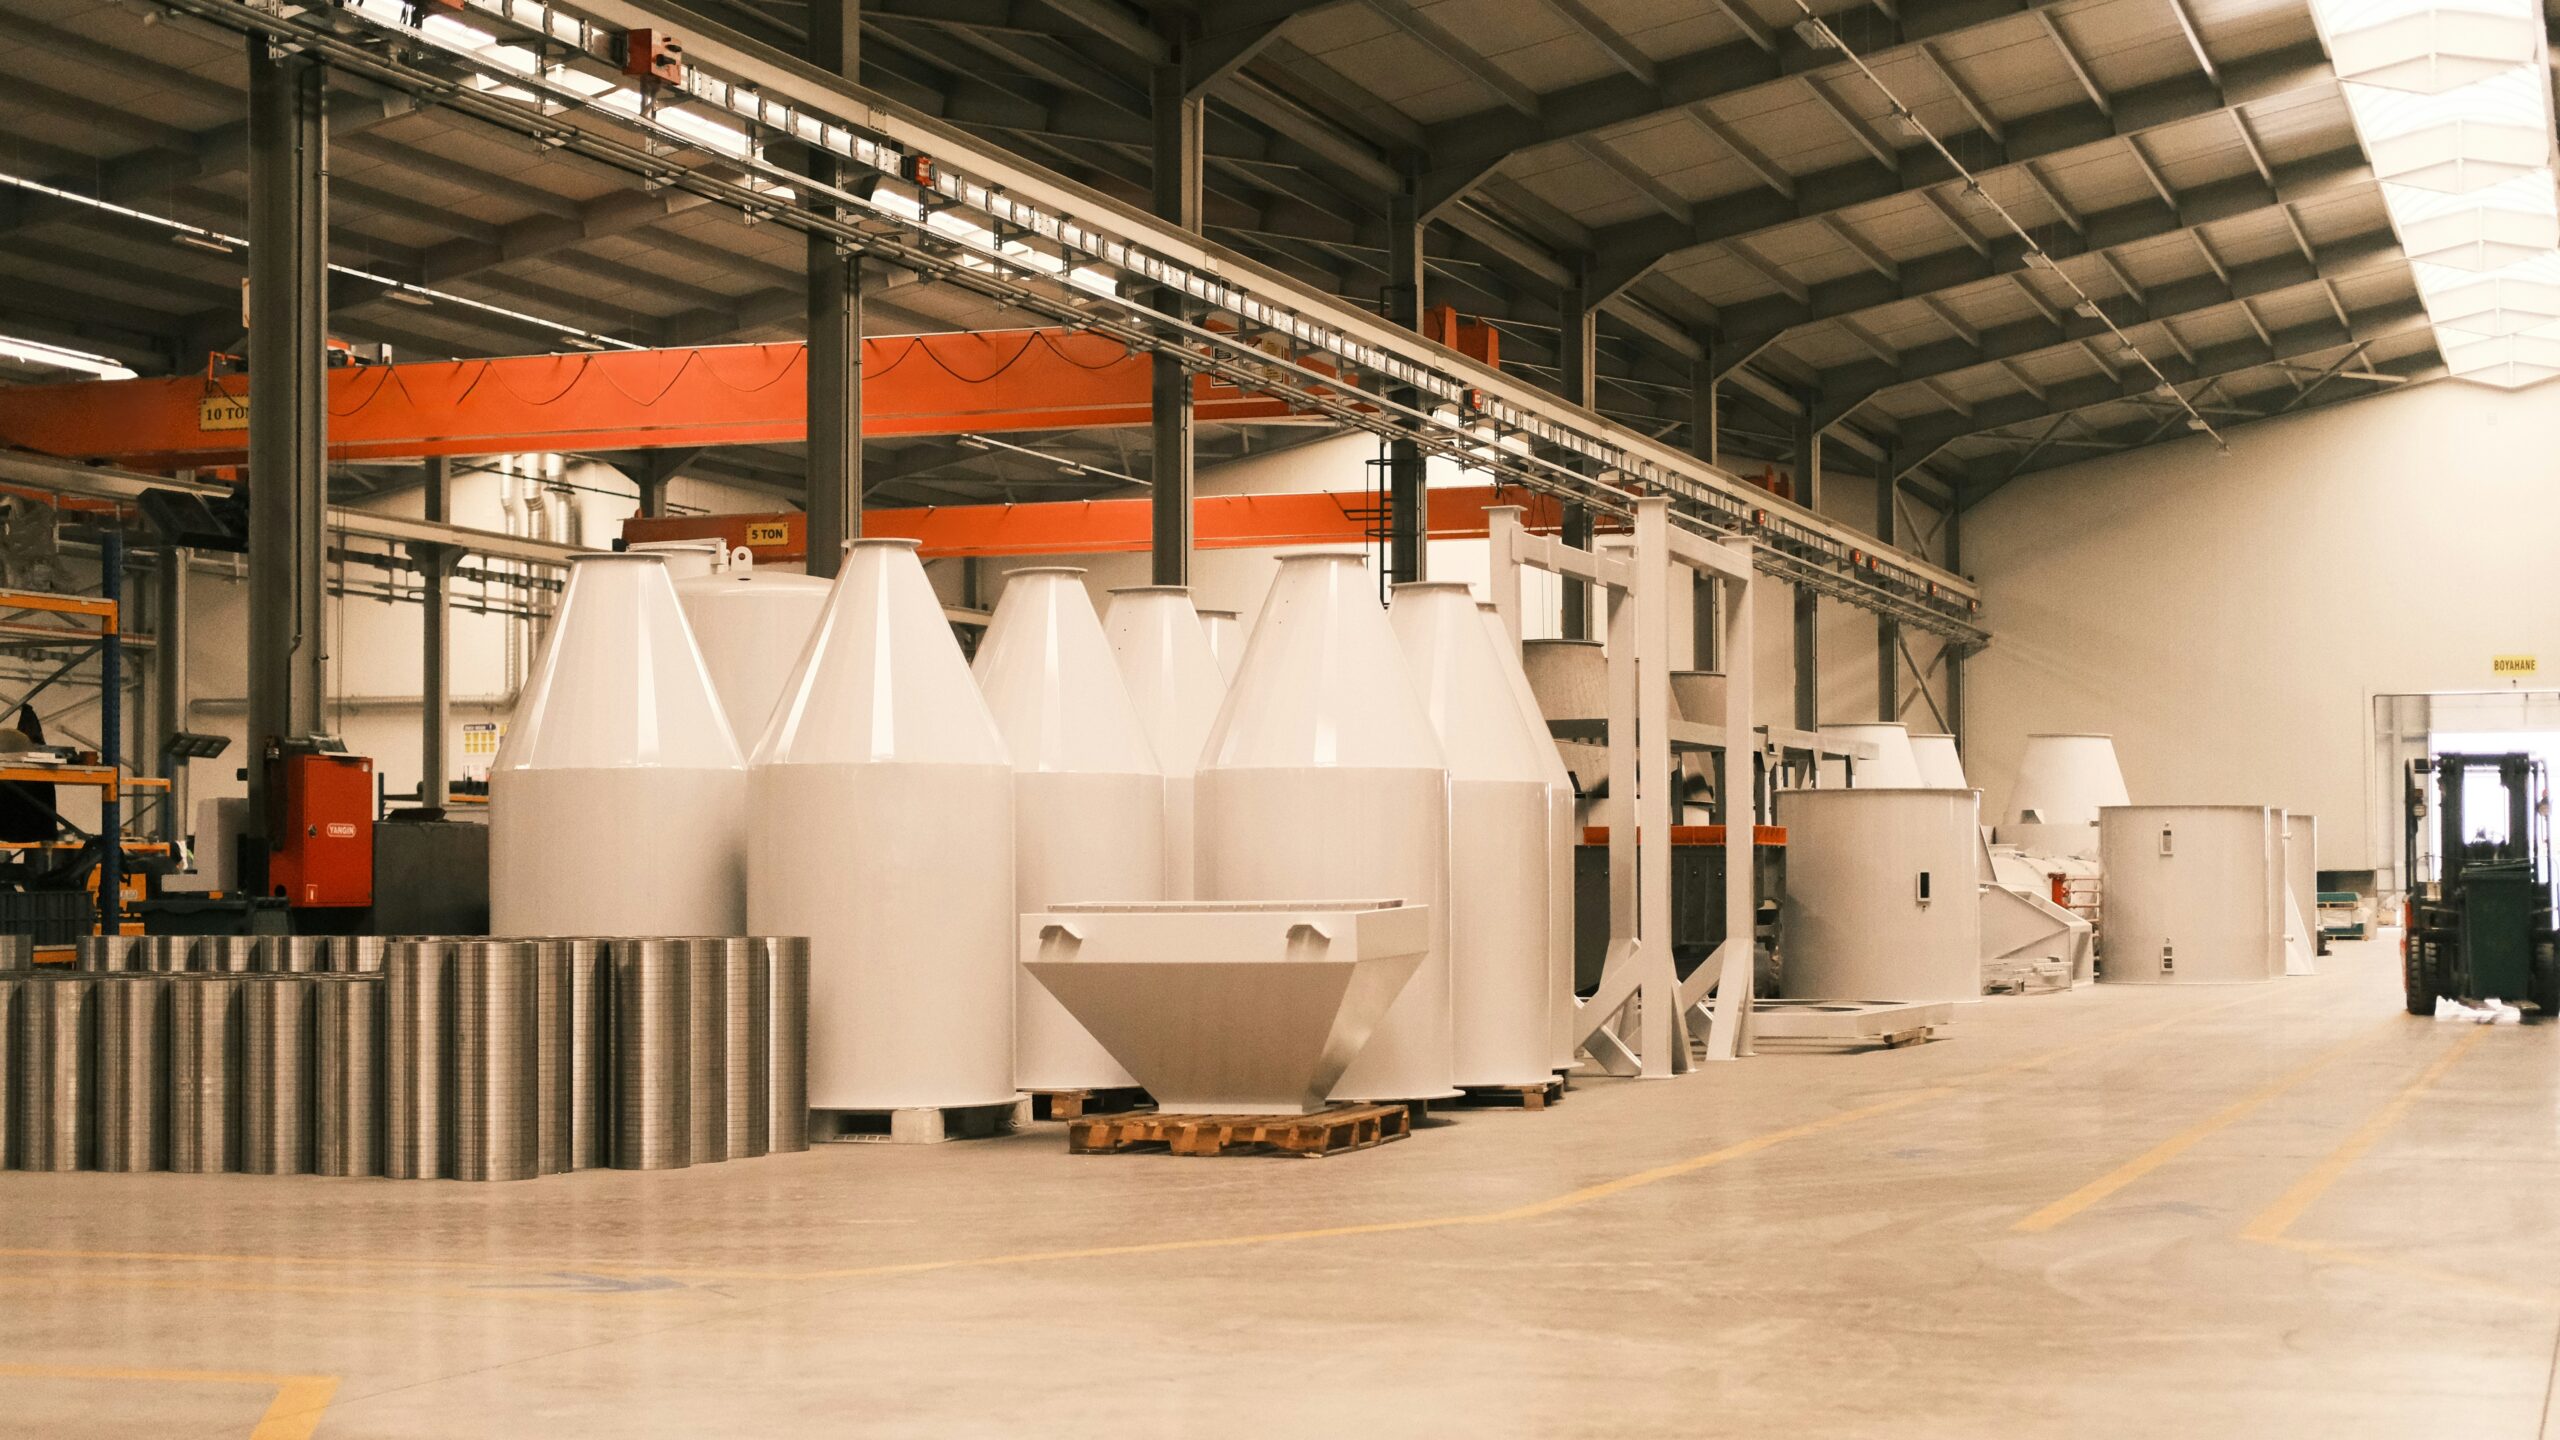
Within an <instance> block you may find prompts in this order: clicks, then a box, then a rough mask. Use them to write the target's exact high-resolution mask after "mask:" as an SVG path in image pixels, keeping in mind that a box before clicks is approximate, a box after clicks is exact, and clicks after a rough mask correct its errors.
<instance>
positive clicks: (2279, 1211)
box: [2240, 1029, 2489, 1244]
mask: <svg viewBox="0 0 2560 1440" xmlns="http://www.w3.org/2000/svg"><path fill="white" fill-rule="evenodd" d="M2488 1033H2489V1032H2488V1031H2487V1030H2485V1029H2474V1030H2473V1031H2472V1032H2471V1033H2470V1034H2468V1035H2465V1036H2463V1037H2462V1038H2461V1039H2459V1040H2456V1041H2454V1042H2453V1044H2451V1045H2449V1046H2447V1047H2446V1048H2445V1052H2444V1053H2443V1054H2442V1055H2439V1056H2437V1057H2436V1059H2435V1063H2434V1064H2432V1065H2429V1066H2428V1067H2427V1068H2426V1069H2424V1070H2421V1071H2419V1072H2418V1078H2417V1079H2415V1080H2412V1081H2410V1082H2409V1083H2408V1085H2407V1086H2406V1087H2405V1088H2403V1089H2402V1090H2401V1092H2400V1093H2399V1094H2397V1095H2394V1096H2392V1097H2391V1101H2390V1103H2389V1104H2387V1105H2384V1106H2383V1107H2382V1108H2381V1109H2379V1110H2376V1111H2375V1112H2373V1116H2372V1118H2371V1119H2368V1120H2367V1121H2365V1122H2364V1124H2362V1125H2360V1126H2358V1127H2357V1128H2356V1132H2355V1133H2354V1134H2352V1135H2349V1136H2348V1137H2347V1138H2346V1140H2345V1141H2344V1142H2342V1143H2341V1144H2340V1145H2339V1146H2338V1148H2337V1149H2335V1150H2332V1151H2330V1152H2329V1156H2328V1158H2327V1159H2325V1160H2322V1161H2321V1162H2320V1163H2319V1164H2317V1165H2315V1166H2313V1167H2311V1170H2310V1173H2308V1174H2306V1175H2304V1176H2303V1177H2302V1178H2301V1179H2299V1180H2296V1181H2295V1182H2293V1188H2292V1189H2290V1190H2287V1191H2285V1192H2284V1194H2282V1195H2280V1196H2278V1197H2277V1198H2276V1203H2274V1204H2273V1205H2270V1206H2268V1207H2267V1208H2266V1209H2264V1210H2261V1211H2259V1212H2258V1216H2257V1218H2256V1219H2254V1220H2251V1221H2250V1222H2249V1223H2248V1224H2247V1225H2246V1226H2243V1227H2242V1228H2241V1231H2240V1238H2241V1239H2243V1240H2256V1241H2258V1242H2260V1243H2262V1244H2263V1243H2267V1242H2271V1241H2275V1240H2278V1239H2281V1238H2282V1237H2283V1235H2284V1232H2285V1231H2287V1230H2289V1229H2291V1228H2293V1222H2294V1221H2296V1220H2299V1219H2301V1218H2302V1212H2303V1211H2305V1210H2308V1209H2310V1208H2311V1206H2312V1204H2313V1203H2314V1202H2315V1201H2317V1200H2318V1199H2319V1198H2320V1197H2321V1196H2322V1195H2323V1194H2325V1193H2327V1191H2328V1189H2329V1187H2330V1186H2332V1185H2335V1184H2336V1183H2338V1177H2339V1176H2341V1175H2344V1174H2346V1173H2347V1167H2348V1166H2350V1165H2353V1164H2355V1163H2356V1162H2357V1161H2358V1160H2361V1159H2363V1158H2364V1157H2365V1154H2366V1152H2367V1151H2370V1150H2371V1149H2373V1147H2374V1145H2375V1144H2376V1143H2377V1142H2379V1141H2380V1140H2381V1139H2382V1137H2383V1134H2384V1133H2385V1132H2386V1131H2388V1130H2390V1129H2391V1127H2392V1126H2394V1125H2397V1124H2399V1123H2400V1117H2401V1116H2403V1115H2406V1114H2408V1113H2409V1107H2410V1106H2411V1105H2414V1104H2416V1103H2417V1100H2418V1097H2419V1096H2420V1095H2423V1094H2425V1093H2426V1092H2427V1090H2428V1088H2429V1087H2431V1086H2433V1085H2434V1084H2435V1083H2436V1082H2437V1081H2438V1080H2441V1079H2443V1078H2444V1073H2445V1072H2446V1071H2448V1070H2450V1069H2452V1068H2453V1066H2454V1062H2455V1061H2457V1060H2460V1059H2461V1058H2462V1057H2463V1056H2465V1055H2468V1054H2470V1053H2471V1047H2473V1046H2475V1045H2477V1044H2479V1043H2480V1041H2481V1039H2482V1038H2483V1037H2485V1036H2486V1035H2487V1034H2488Z"/></svg>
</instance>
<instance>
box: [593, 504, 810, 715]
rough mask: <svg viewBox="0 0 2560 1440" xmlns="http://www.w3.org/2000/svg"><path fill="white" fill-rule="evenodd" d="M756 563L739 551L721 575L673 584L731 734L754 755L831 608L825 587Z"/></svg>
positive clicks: (749, 553)
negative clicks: (802, 656)
mask: <svg viewBox="0 0 2560 1440" xmlns="http://www.w3.org/2000/svg"><path fill="white" fill-rule="evenodd" d="M633 548H635V549H636V548H638V547H636V546H635V547H633ZM754 555H755V552H753V551H751V550H749V549H747V548H746V547H745V546H743V545H741V546H739V547H738V548H737V550H736V551H734V552H732V553H731V554H730V555H729V556H727V557H726V563H725V564H724V565H722V566H721V568H719V569H718V570H716V571H706V572H704V573H703V574H700V575H696V576H694V577H692V578H690V579H679V580H677V582H676V598H677V599H678V600H681V601H683V602H684V613H685V618H686V619H687V620H690V621H692V622H693V637H694V639H695V640H696V641H697V642H699V643H700V645H701V646H702V662H703V664H704V665H706V666H708V667H709V668H710V671H711V683H712V686H713V687H714V688H715V689H717V690H718V691H719V692H720V705H721V708H722V709H723V710H724V711H726V712H727V714H728V716H729V728H730V729H731V730H733V731H735V732H736V733H737V736H738V743H739V744H740V745H742V746H749V747H752V746H753V745H754V744H755V743H756V741H757V740H758V739H759V738H761V737H762V736H763V734H764V726H765V722H766V721H767V720H770V719H772V718H773V707H774V704H775V702H777V701H779V700H780V699H781V698H782V687H783V686H785V685H787V684H789V683H790V681H791V672H792V671H793V670H795V669H797V668H798V667H799V664H800V651H801V650H802V649H803V648H804V647H805V646H807V644H808V643H809V631H810V629H811V628H812V627H813V626H815V625H816V624H817V623H818V612H819V611H821V610H823V609H825V608H826V606H827V582H826V581H824V580H821V579H818V578H817V577H816V576H814V575H794V574H791V573H789V572H787V571H780V570H767V569H758V568H757V566H756V563H755V559H754Z"/></svg>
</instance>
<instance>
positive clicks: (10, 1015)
mask: <svg viewBox="0 0 2560 1440" xmlns="http://www.w3.org/2000/svg"><path fill="white" fill-rule="evenodd" d="M29 983H31V982H30V981H29V980H27V979H26V977H24V976H20V975H16V974H11V973H6V972H0V1170H14V1169H16V1168H17V1166H18V1103H17V1093H18V1090H17V1087H18V1025H19V1017H20V1016H21V1015H22V1014H23V1013H24V1012H25V1009H26V994H27V986H28V984H29Z"/></svg>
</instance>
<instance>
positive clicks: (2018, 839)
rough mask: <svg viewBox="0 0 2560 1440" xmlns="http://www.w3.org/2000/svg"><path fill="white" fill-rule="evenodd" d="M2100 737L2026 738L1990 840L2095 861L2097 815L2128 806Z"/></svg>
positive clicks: (2120, 776) (2112, 754)
mask: <svg viewBox="0 0 2560 1440" xmlns="http://www.w3.org/2000/svg"><path fill="white" fill-rule="evenodd" d="M2132 803H2133V801H2132V799H2131V797H2129V796H2128V795H2127V794H2126V793H2125V788H2124V770H2123V768H2122V767H2121V766H2119V765H2117V764H2116V742H2115V740H2114V739H2113V737H2111V736H2106V735H2030V736H2028V737H2027V748H2026V750H2025V751H2024V752H2023V753H2021V754H2020V755H2019V756H2018V779H2017V783H2016V784H2014V785H2012V786H2011V787H2010V789H2009V808H2008V809H2007V810H2006V811H2005V812H2003V813H2002V815H2001V817H2000V823H1999V824H1998V825H1997V826H1996V827H1995V830H1996V833H1995V834H1994V836H1993V838H1994V839H1996V840H1998V841H1999V842H2000V843H2001V844H2003V845H2015V846H2018V847H2019V848H2021V849H2024V850H2028V851H2031V852H2033V853H2035V854H2039V855H2081V856H2086V857H2088V858H2090V859H2096V858H2098V830H2097V825H2098V812H2099V811H2101V810H2103V809H2106V808H2107V807H2108V806H2110V805H2130V804H2132Z"/></svg>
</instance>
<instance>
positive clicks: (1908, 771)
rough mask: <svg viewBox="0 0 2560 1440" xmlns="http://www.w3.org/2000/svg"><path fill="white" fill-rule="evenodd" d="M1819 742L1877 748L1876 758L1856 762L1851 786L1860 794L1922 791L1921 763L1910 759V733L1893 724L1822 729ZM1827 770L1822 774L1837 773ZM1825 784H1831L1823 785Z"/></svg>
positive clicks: (1831, 726) (1880, 723)
mask: <svg viewBox="0 0 2560 1440" xmlns="http://www.w3.org/2000/svg"><path fill="white" fill-rule="evenodd" d="M1822 738H1823V739H1825V740H1835V741H1841V742H1844V743H1851V744H1865V745H1873V746H1874V747H1876V757H1875V758H1874V759H1872V760H1861V761H1858V762H1857V768H1856V774H1855V776H1854V777H1853V778H1852V779H1851V780H1850V785H1851V787H1852V788H1854V789H1859V790H1917V789H1920V788H1922V784H1923V782H1922V781H1921V779H1920V762H1919V761H1917V760H1915V759H1914V758H1912V754H1911V732H1910V731H1909V730H1908V729H1906V728H1904V727H1903V726H1901V725H1899V724H1896V723H1894V722H1892V721H1876V722H1870V723H1867V724H1862V725H1825V726H1823V727H1822ZM1836 768H1837V766H1836V764H1835V765H1833V766H1832V767H1831V769H1826V770H1825V772H1824V773H1825V774H1829V773H1831V770H1832V769H1836ZM1824 783H1825V784H1828V783H1830V782H1829V781H1827V780H1826V781H1825V782H1824Z"/></svg>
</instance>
